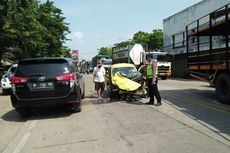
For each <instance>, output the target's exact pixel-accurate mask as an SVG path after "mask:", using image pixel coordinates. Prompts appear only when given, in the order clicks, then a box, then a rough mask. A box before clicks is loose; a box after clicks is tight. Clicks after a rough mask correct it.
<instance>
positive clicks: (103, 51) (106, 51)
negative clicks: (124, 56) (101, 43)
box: [98, 47, 112, 58]
mask: <svg viewBox="0 0 230 153" xmlns="http://www.w3.org/2000/svg"><path fill="white" fill-rule="evenodd" d="M98 54H99V55H109V57H110V58H112V48H110V47H101V48H100V49H99V53H98Z"/></svg>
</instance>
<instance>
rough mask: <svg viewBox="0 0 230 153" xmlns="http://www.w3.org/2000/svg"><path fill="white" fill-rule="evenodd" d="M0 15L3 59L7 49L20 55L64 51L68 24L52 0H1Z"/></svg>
mask: <svg viewBox="0 0 230 153" xmlns="http://www.w3.org/2000/svg"><path fill="white" fill-rule="evenodd" d="M0 17H1V21H0V28H1V29H0V46H1V47H0V50H1V52H0V59H1V57H2V55H3V54H4V52H6V51H11V52H12V53H14V54H16V55H17V58H28V57H37V56H59V55H61V54H62V47H63V43H64V42H65V41H66V40H67V39H66V35H67V34H68V33H69V28H68V24H67V23H65V22H64V20H65V17H63V16H62V11H61V10H60V9H59V8H57V7H55V6H54V4H53V2H51V1H49V0H47V1H46V2H45V3H41V2H39V1H38V0H1V2H0Z"/></svg>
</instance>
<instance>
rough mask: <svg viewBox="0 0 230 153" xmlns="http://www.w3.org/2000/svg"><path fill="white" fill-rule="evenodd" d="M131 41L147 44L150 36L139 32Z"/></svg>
mask: <svg viewBox="0 0 230 153" xmlns="http://www.w3.org/2000/svg"><path fill="white" fill-rule="evenodd" d="M133 41H134V42H135V43H149V41H150V34H149V33H147V32H142V31H139V32H137V33H135V34H134V35H133Z"/></svg>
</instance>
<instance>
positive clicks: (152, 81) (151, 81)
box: [146, 54, 161, 106]
mask: <svg viewBox="0 0 230 153" xmlns="http://www.w3.org/2000/svg"><path fill="white" fill-rule="evenodd" d="M146 60H147V63H146V73H147V85H148V89H149V97H150V100H149V102H148V103H146V104H148V105H154V97H156V99H157V104H156V105H157V106H160V105H161V96H160V93H159V91H158V86H157V83H158V79H157V73H158V71H157V62H155V61H153V55H152V54H148V55H146Z"/></svg>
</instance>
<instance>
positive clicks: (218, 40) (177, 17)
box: [163, 0, 230, 77]
mask: <svg viewBox="0 0 230 153" xmlns="http://www.w3.org/2000/svg"><path fill="white" fill-rule="evenodd" d="M229 3H230V0H202V1H201V2H199V3H197V4H195V5H193V6H191V7H188V8H186V9H185V10H183V11H181V12H178V13H176V14H174V15H172V16H170V17H168V18H166V19H164V21H163V22H164V23H163V26H164V50H165V51H166V52H168V53H169V54H172V55H174V58H173V62H172V73H173V76H175V77H184V76H185V74H186V73H185V72H186V68H187V64H186V63H187V61H186V51H187V40H186V37H187V34H186V27H187V26H188V25H189V26H190V28H191V27H194V28H195V27H196V26H197V25H196V24H197V22H194V21H197V20H198V19H200V18H202V19H201V20H199V24H200V25H202V24H203V25H205V24H208V23H209V20H210V18H209V16H208V14H210V13H212V12H214V11H216V10H218V9H219V8H221V7H223V6H225V5H227V4H229ZM206 15H207V17H205V16H206ZM193 22H194V25H193V24H191V23H193ZM199 39H200V40H199V41H200V44H202V45H201V46H200V48H199V49H200V50H201V51H202V50H207V48H208V47H209V45H208V43H206V42H207V40H208V39H209V37H200V38H199ZM191 41H192V44H194V46H196V45H195V44H197V39H196V38H194V39H192V40H191ZM212 41H213V46H214V48H220V47H222V46H223V44H224V41H223V37H222V36H215V37H213V38H212ZM189 47H190V49H191V47H192V46H189ZM194 51H196V48H194Z"/></svg>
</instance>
